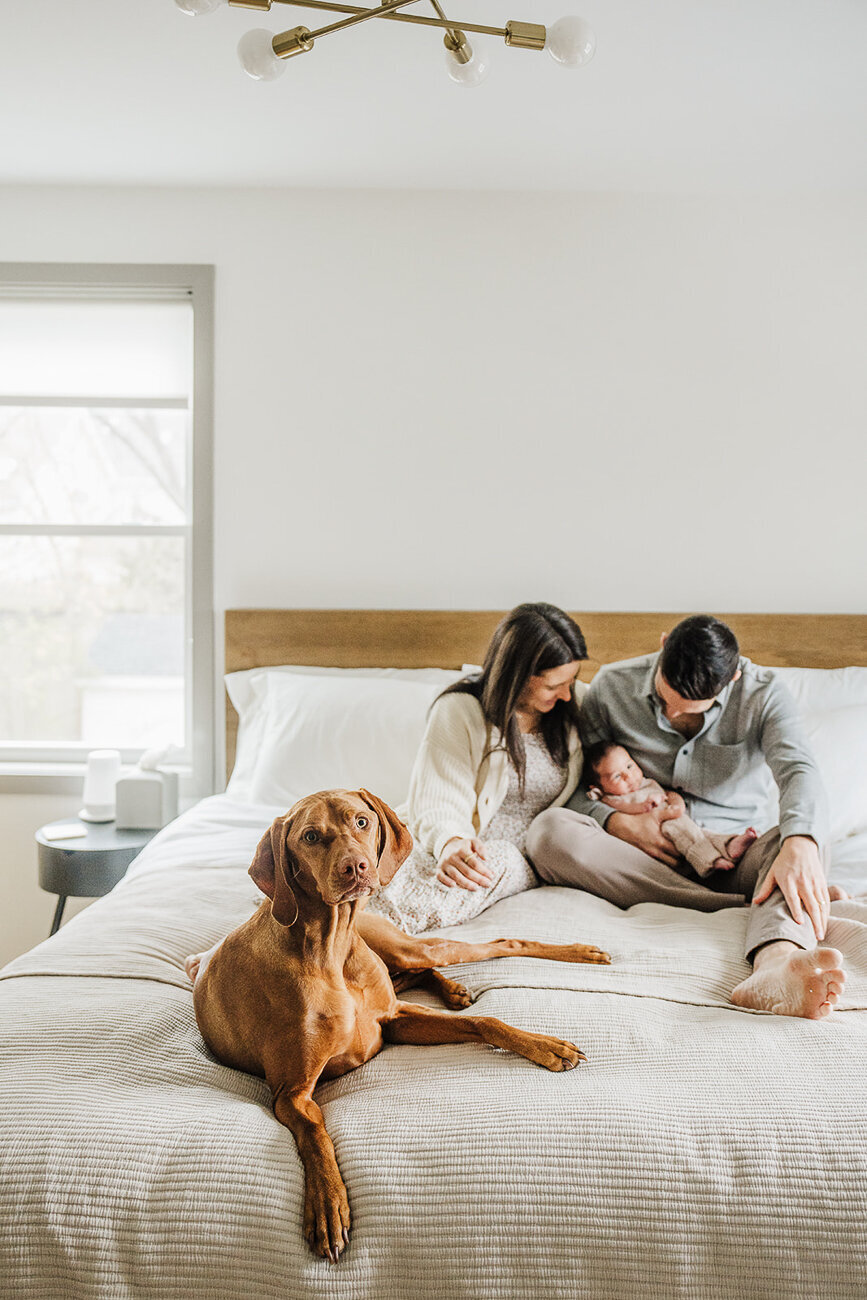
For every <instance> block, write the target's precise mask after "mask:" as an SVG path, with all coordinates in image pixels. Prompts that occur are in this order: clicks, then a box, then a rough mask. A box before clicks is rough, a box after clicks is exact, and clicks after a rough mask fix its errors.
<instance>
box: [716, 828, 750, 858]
mask: <svg viewBox="0 0 867 1300" xmlns="http://www.w3.org/2000/svg"><path fill="white" fill-rule="evenodd" d="M757 839H758V832H757V831H755V830H753V828H752V826H748V827H747V829H746V830H745V831H744V832H743V834H742V835H733V836H732V837H731V839H730V840H726V853H727V854H728V855H729V857H730V858H731V860H732V862H733V863H734V862H740V860H741V858H742V857H743V856H744V854H745V853H746V851H747V849H748V848H749V847H750V845H751V844H755V842H756V840H757ZM723 861H724V859H723Z"/></svg>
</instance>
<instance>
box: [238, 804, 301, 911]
mask: <svg viewBox="0 0 867 1300" xmlns="http://www.w3.org/2000/svg"><path fill="white" fill-rule="evenodd" d="M289 821H290V819H289V817H277V818H275V820H274V821H273V822H272V823H271V825H270V827H269V828H268V830H267V831H266V832H265V834H264V835H263V836H262V838H261V840H260V841H259V844H258V847H257V848H256V853H255V855H254V857H253V861H252V863H251V864H250V870H249V873H248V874H249V875H250V877H251V879H252V880H253V883H254V884H255V885H257V886H258V887H259V889H261V891H262V893H263V894H267V895H268V897H269V898H270V899H271V915H272V916H273V917H274V920H275V921H277V922H278V923H279V924H280V925H292V924H293V922H294V921H296V920H297V919H298V904H297V903H296V902H295V895H294V894H293V892H292V886H291V885H290V884H289V873H290V870H291V867H292V865H293V862H292V855H291V854H290V853H289V850H288V848H287V846H286V832H287V829H288V827H289Z"/></svg>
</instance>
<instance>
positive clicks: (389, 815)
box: [358, 790, 412, 885]
mask: <svg viewBox="0 0 867 1300" xmlns="http://www.w3.org/2000/svg"><path fill="white" fill-rule="evenodd" d="M358 796H359V798H360V799H363V800H364V802H365V803H366V804H367V806H368V808H369V809H370V810H371V812H375V813H376V815H377V817H378V818H379V848H378V853H379V859H378V861H377V864H376V867H377V871H378V874H379V883H380V884H381V885H387V884H388V882H389V881H390V880H391V878H392V876H393V875H394V873H395V872H396V871H397V869H398V867H399V866H400V865H401V863H402V862H405V861H406V859H407V858H408V857H409V855H410V851H411V850H412V836H411V835H410V833H409V831H408V830H407V828H406V827H405V826H404V824H403V822H402V821H401V820H400V818H399V817H398V815H397V813H396V812H395V811H394V809H393V808H389V806H388V804H387V803H383V801H382V800H381V799H378V798H377V796H376V795H375V794H371V793H370V791H369V790H359V791H358Z"/></svg>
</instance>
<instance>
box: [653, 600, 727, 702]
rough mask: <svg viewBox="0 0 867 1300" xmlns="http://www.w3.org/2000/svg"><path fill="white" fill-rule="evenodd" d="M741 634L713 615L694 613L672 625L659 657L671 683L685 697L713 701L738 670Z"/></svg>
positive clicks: (663, 673)
mask: <svg viewBox="0 0 867 1300" xmlns="http://www.w3.org/2000/svg"><path fill="white" fill-rule="evenodd" d="M739 659H740V650H739V648H738V642H737V637H736V636H735V634H734V632H733V631H732V630H731V628H730V627H729V626H728V625H727V624H726V623H721V622H720V620H719V619H718V618H713V617H712V616H711V615H710V614H694V615H693V616H692V618H685V619H684V620H683V622H682V623H678V625H677V627H675V628H672V630H671V631H670V632H669V634H668V636H667V637H666V639H665V645H664V646H663V647H662V653H661V655H660V657H659V670H660V672H661V673H662V675H663V677H664V678H665V680H666V682H667V683H668V685H669V686H670V687H671V689H672V690H673V691H677V693H678V695H682V696H683V698H684V699H685V700H710V699H712V698H713V697H714V696H715V695H719V693H720V691H721V690H722V689H723V687H724V686H728V684H729V682H730V681H731V680H732V678H733V677H734V675H735V673H736V672H737V670H738V660H739Z"/></svg>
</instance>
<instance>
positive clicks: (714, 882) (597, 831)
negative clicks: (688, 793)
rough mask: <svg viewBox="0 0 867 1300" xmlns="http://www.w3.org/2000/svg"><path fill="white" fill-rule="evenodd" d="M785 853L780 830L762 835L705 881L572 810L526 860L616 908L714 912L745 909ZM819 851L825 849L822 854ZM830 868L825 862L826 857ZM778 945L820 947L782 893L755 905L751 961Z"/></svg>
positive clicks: (539, 822)
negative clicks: (759, 951)
mask: <svg viewBox="0 0 867 1300" xmlns="http://www.w3.org/2000/svg"><path fill="white" fill-rule="evenodd" d="M779 851H780V828H779V827H778V826H775V827H774V828H773V829H772V830H769V831H766V832H765V834H764V835H762V836H760V837H759V838H758V839H757V840H756V841H755V843H754V844H752V845H751V846H750V847H749V849H747V851H746V853H745V854H744V856H743V857H742V858H741V860H740V862H739V863H738V864H737V866H736V867H734V868H732V870H731V871H714V872H713V873H712V874H711V875H710V876H706V877H705V878H704V879H700V878H699V876H698V875H697V874H696V872H695V871H694V870H693V869H692V867H691V866H689V864H688V863H687V862H685V861H682V862H681V863H679V864H678V866H677V867H669V866H666V864H665V863H664V862H658V861H657V860H656V858H652V857H650V855H649V854H647V853H644V852H643V851H642V850H641V849H636V848H635V847H634V846H633V845H631V844H626V843H625V842H624V841H623V840H619V839H617V838H616V836H614V835H609V834H608V832H607V831H605V830H603V829H602V827H601V826H600V825H599V823H598V822H596V821H594V820H593V818H592V817H585V816H584V815H583V814H582V813H576V812H572V811H571V809H569V808H548V809H547V810H546V811H545V812H543V813H540V814H539V816H538V817H537V818H536V820H535V821H534V822H533V823H532V824H531V826H530V829H529V831H528V833H527V843H526V853H527V856H528V857H529V859H530V861H531V862H532V863H533V866H534V867H535V868H536V871H537V872H538V874H539V875H540V876H541V877H542V879H543V880H544V881H546V882H547V884H549V885H571V886H572V887H573V888H575V889H586V890H587V892H588V893H590V894H596V895H598V896H599V897H600V898H605V899H607V900H608V902H609V903H614V904H615V905H616V906H617V907H632V905H633V904H634V903H670V904H672V905H673V906H674V907H694V908H696V909H697V910H698V911H700V912H716V911H719V909H720V908H722V907H742V906H743V905H744V904H745V903H748V902H749V901H750V899H751V898H752V897H753V894H755V893H756V892H757V891H758V889H759V887H760V886H761V884H762V881H763V880H764V878H765V876H766V875H767V873H768V871H769V870H770V868H771V865H772V863H773V861H774V859H775V858H776V856H777V854H778V853H779ZM820 852H821V850H820ZM822 857H823V860H824V861H825V867H826V869H827V865H828V864H827V860H826V855H825V854H824V853H823V854H822ZM776 939H788V940H789V942H790V943H796V944H798V946H799V947H801V948H806V949H807V950H809V949H811V948H814V947H815V946H816V934H815V931H814V930H813V925H812V922H811V921H810V919H809V917H807V916H806V915H805V916H804V920H803V921H802V922H801V924H800V925H799V924H798V923H797V922H796V921H795V920H794V919H793V917H792V915H791V913H790V911H789V908H788V905H787V903H786V900H785V899H784V898H783V895H782V893H781V892H780V890H779V889H775V890H774V891H773V893H772V894H771V896H770V898H768V899H766V900H765V902H764V903H759V904H757V906H755V907H753V906H750V916H749V921H748V923H747V939H746V955H747V957H748V959H749V960H752V959H753V956H754V955H755V952H756V950H757V949H758V948H761V947H762V946H763V945H764V944H766V943H773V942H774V940H776Z"/></svg>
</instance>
